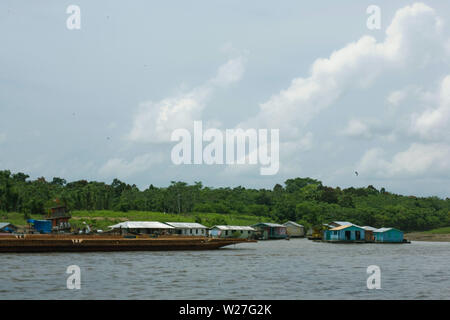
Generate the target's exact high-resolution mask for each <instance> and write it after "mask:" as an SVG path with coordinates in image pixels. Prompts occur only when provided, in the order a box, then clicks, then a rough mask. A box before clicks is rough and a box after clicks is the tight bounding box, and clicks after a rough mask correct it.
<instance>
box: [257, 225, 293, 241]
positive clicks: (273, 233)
mask: <svg viewBox="0 0 450 320" xmlns="http://www.w3.org/2000/svg"><path fill="white" fill-rule="evenodd" d="M252 227H253V228H255V229H256V230H257V232H258V235H259V238H260V239H261V240H269V239H286V238H287V237H288V234H287V228H286V226H284V225H282V224H277V223H269V222H260V223H257V224H254V225H252Z"/></svg>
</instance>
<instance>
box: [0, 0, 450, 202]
mask: <svg viewBox="0 0 450 320" xmlns="http://www.w3.org/2000/svg"><path fill="white" fill-rule="evenodd" d="M372 4H374V5H377V6H379V8H380V9H381V28H380V29H379V30H377V29H369V28H368V27H367V25H366V22H367V19H368V18H369V16H370V14H367V12H366V9H367V7H368V6H369V5H372ZM69 5H77V6H79V7H80V9H81V29H79V30H69V29H68V28H67V27H66V20H67V19H68V17H69V16H70V14H67V13H66V9H67V7H68V6H69ZM0 41H1V42H0V168H1V169H9V170H11V171H14V172H17V171H21V172H26V173H28V174H30V175H31V177H32V178H36V177H40V176H45V177H47V178H49V179H51V178H52V177H54V176H59V177H64V178H66V179H68V180H76V179H89V180H99V181H105V182H111V181H112V179H113V178H114V177H118V178H120V179H122V180H124V181H126V182H128V183H134V184H136V185H138V186H139V187H141V188H145V187H147V186H148V185H150V184H154V185H158V186H167V185H168V184H169V183H170V181H172V180H183V181H187V182H194V181H202V182H203V183H204V184H205V185H208V186H214V187H218V186H238V185H242V186H246V187H258V188H260V187H261V188H272V187H273V185H274V184H276V183H282V182H283V181H284V180H286V179H287V178H292V177H298V176H300V177H313V178H316V179H319V180H321V181H323V182H324V183H325V184H327V185H331V186H341V187H349V186H367V185H369V184H372V185H374V186H375V187H377V188H381V187H385V188H386V189H388V190H391V191H393V192H396V193H402V194H414V195H438V196H440V197H448V196H449V194H450V3H449V2H448V1H425V2H412V1H395V2H394V1H376V2H374V1H349V0H343V1H339V2H338V1H331V0H327V1H298V0H295V1H281V3H280V2H279V1H278V2H275V1H261V0H259V1H245V3H243V1H234V0H228V1H210V0H196V1H173V0H172V1H164V2H162V1H158V2H156V1H133V5H129V4H127V3H126V2H125V1H106V0H104V1H81V0H79V1H49V0H46V1H39V3H37V1H33V2H30V1H24V0H14V1H12V0H3V1H2V2H1V3H0ZM195 120H201V121H203V126H204V127H205V128H217V129H219V130H226V129H233V128H255V129H279V130H280V169H279V172H278V173H277V174H276V175H272V176H261V175H260V172H259V167H260V166H259V165H245V166H226V165H179V166H177V165H174V164H173V163H172V161H171V150H172V148H173V147H174V145H175V144H176V143H175V142H172V141H171V140H170V137H171V133H172V132H173V131H174V130H176V129H179V128H186V129H188V130H191V128H192V126H193V122H194V121H195ZM355 171H357V172H358V173H359V175H358V176H357V175H356V174H355V173H354V172H355Z"/></svg>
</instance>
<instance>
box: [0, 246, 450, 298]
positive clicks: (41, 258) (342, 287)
mask: <svg viewBox="0 0 450 320" xmlns="http://www.w3.org/2000/svg"><path fill="white" fill-rule="evenodd" d="M70 265H78V266H79V267H80V271H81V288H80V289H78V290H77V289H72V290H71V289H68V288H67V284H66V282H67V278H68V277H69V276H70V275H69V274H67V273H66V270H67V267H68V266H70ZM370 265H376V266H379V268H380V270H381V289H371V290H370V289H368V288H367V284H366V283H367V278H368V277H369V276H370V275H369V274H367V267H368V266H370ZM0 299H199V300H205V299H289V300H290V299H450V242H419V241H413V242H412V243H411V244H329V243H319V242H313V241H309V240H307V239H291V240H290V241H286V240H278V241H260V242H258V243H247V244H238V245H233V246H230V247H226V248H223V249H220V250H213V251H178V252H177V251H171V252H106V253H105V252H102V253H42V254H37V253H35V254H24V253H22V254H9V253H8V254H0Z"/></svg>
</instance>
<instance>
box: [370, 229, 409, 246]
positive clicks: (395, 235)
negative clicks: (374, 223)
mask: <svg viewBox="0 0 450 320" xmlns="http://www.w3.org/2000/svg"><path fill="white" fill-rule="evenodd" d="M373 235H374V238H375V242H385V243H397V242H403V231H400V230H398V229H395V228H380V229H376V230H374V231H373Z"/></svg>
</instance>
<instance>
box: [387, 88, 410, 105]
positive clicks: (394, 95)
mask: <svg viewBox="0 0 450 320" xmlns="http://www.w3.org/2000/svg"><path fill="white" fill-rule="evenodd" d="M406 95H407V90H397V91H393V92H391V93H390V94H389V96H388V97H387V101H388V102H389V103H390V104H391V105H393V106H398V105H399V104H400V103H401V102H402V101H403V100H405V98H406Z"/></svg>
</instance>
